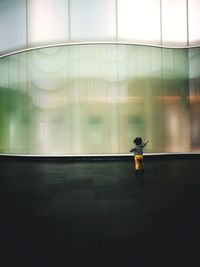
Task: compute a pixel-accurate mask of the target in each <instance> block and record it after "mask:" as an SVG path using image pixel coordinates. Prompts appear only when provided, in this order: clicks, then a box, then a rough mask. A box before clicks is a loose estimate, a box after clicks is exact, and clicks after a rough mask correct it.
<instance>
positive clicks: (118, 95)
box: [116, 44, 121, 153]
mask: <svg viewBox="0 0 200 267" xmlns="http://www.w3.org/2000/svg"><path fill="white" fill-rule="evenodd" d="M116 49H117V97H118V99H117V138H118V142H117V143H118V147H117V149H118V153H120V144H121V142H120V140H119V136H120V135H119V131H120V127H119V112H120V111H119V106H120V105H119V98H120V94H119V65H120V64H119V46H118V45H117V44H116Z"/></svg>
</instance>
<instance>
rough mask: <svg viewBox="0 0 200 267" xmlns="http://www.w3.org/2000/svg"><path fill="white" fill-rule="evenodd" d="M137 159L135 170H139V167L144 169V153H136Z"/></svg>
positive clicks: (135, 157)
mask: <svg viewBox="0 0 200 267" xmlns="http://www.w3.org/2000/svg"><path fill="white" fill-rule="evenodd" d="M134 161H135V170H136V171H138V170H139V169H141V170H143V169H144V161H143V155H135V156H134Z"/></svg>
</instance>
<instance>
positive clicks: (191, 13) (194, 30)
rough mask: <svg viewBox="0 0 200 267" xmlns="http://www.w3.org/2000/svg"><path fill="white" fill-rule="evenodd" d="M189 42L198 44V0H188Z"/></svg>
mask: <svg viewBox="0 0 200 267" xmlns="http://www.w3.org/2000/svg"><path fill="white" fill-rule="evenodd" d="M188 4H189V5H188V19H189V44H190V45H197V44H200V20H199V14H200V1H199V0H188Z"/></svg>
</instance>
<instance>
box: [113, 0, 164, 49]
mask: <svg viewBox="0 0 200 267" xmlns="http://www.w3.org/2000/svg"><path fill="white" fill-rule="evenodd" d="M118 36H119V40H122V41H133V42H139V43H141V42H142V43H150V44H160V0H148V1H146V0H140V1H138V0H118Z"/></svg>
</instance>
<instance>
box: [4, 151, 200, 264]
mask: <svg viewBox="0 0 200 267" xmlns="http://www.w3.org/2000/svg"><path fill="white" fill-rule="evenodd" d="M199 163H200V160H199V156H196V157H193V158H191V157H189V156H188V158H186V157H184V158H181V157H179V158H177V159H175V158H170V157H168V158H164V159H163V158H162V159H160V158H156V157H154V158H153V159H152V158H149V157H146V158H145V168H146V172H145V176H144V180H143V181H142V179H141V178H140V179H139V180H136V178H135V177H134V174H133V169H132V161H131V160H130V159H126V160H107V161H105V160H102V161H101V160H98V161H94V160H91V161H88V160H87V161H67V160H61V161H59V160H56V161H54V160H40V161H39V160H38V161H37V160H31V159H28V160H23V159H21V160H19V159H18V160H17V159H12V160H11V159H6V158H0V170H1V178H0V198H1V199H0V203H1V204H0V205H1V219H0V226H1V244H2V246H3V247H2V249H1V254H2V258H1V261H2V262H3V259H4V264H3V265H2V264H1V266H2V267H4V266H15V265H17V266H27V267H30V266H37V267H39V266H43V267H46V266H69V267H71V266H72V267H73V266H93V267H95V266H102V267H103V266H124V267H126V266H149V265H150V266H155V265H156V266H183V265H186V266H199V264H200V260H199V257H200V256H199V251H200V175H199V169H200V165H199Z"/></svg>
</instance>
